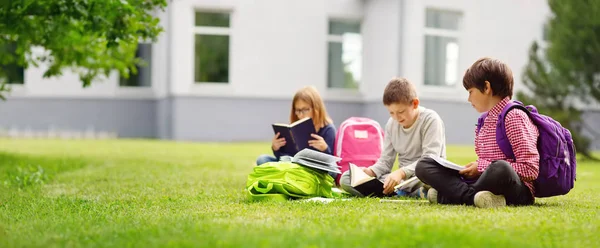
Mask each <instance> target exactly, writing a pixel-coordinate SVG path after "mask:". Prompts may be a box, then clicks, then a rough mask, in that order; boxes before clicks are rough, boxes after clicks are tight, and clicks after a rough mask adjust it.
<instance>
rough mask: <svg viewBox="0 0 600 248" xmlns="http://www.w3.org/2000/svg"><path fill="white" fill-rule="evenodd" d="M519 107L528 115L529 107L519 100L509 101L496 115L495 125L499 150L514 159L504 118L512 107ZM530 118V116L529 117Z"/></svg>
mask: <svg viewBox="0 0 600 248" xmlns="http://www.w3.org/2000/svg"><path fill="white" fill-rule="evenodd" d="M515 108H517V109H521V110H523V111H525V113H526V114H527V116H529V109H527V108H526V107H525V106H523V103H521V102H519V101H514V100H513V101H509V102H508V104H506V106H504V108H503V109H502V111H501V112H500V114H499V115H498V122H497V126H496V143H498V146H499V147H500V150H501V151H502V153H504V155H506V157H508V158H512V159H516V158H515V153H514V152H513V148H512V145H511V144H510V140H508V136H507V135H506V126H505V120H504V119H505V118H506V114H508V112H510V111H511V110H512V109H515ZM530 118H531V117H530Z"/></svg>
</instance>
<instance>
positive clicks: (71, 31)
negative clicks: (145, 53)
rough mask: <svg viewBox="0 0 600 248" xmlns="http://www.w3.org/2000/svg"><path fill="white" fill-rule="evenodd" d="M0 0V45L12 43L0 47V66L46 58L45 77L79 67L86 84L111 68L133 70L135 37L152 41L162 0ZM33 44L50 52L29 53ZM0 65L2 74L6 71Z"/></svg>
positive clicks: (155, 34) (28, 62)
mask: <svg viewBox="0 0 600 248" xmlns="http://www.w3.org/2000/svg"><path fill="white" fill-rule="evenodd" d="M0 6H1V7H0V30H2V34H0V47H4V46H7V45H8V44H14V45H15V46H16V50H15V51H13V52H11V53H0V66H2V65H13V66H14V65H18V66H21V67H27V66H28V65H36V64H38V63H39V62H46V63H49V67H48V70H46V71H45V72H44V77H53V76H58V75H61V72H62V71H63V70H65V69H77V70H78V71H79V76H80V79H81V81H82V84H83V86H84V87H87V86H89V85H90V84H91V83H92V82H93V81H94V79H96V78H97V77H99V76H101V75H108V74H109V73H110V71H112V70H117V71H119V72H120V73H121V74H123V75H129V73H130V72H131V71H135V65H136V64H137V63H139V59H136V58H135V50H136V48H137V44H138V42H140V41H155V40H156V38H157V36H158V35H159V34H160V33H161V32H162V31H163V29H162V27H160V26H159V25H158V23H159V20H158V18H156V17H154V16H153V15H152V14H151V12H153V11H155V10H161V9H164V7H166V1H165V0H129V1H125V0H21V1H9V2H8V3H4V4H3V5H0ZM32 47H42V48H44V49H45V50H46V51H47V52H48V54H49V56H47V57H40V56H31V55H32V50H31V48H32ZM2 68H3V67H0V78H2V76H3V75H4V74H6V73H5V72H3V71H5V70H3V69H2ZM82 69H83V70H82ZM3 81H6V80H3ZM2 84H3V83H2ZM0 89H1V88H0ZM1 93H2V91H1V90H0V97H1Z"/></svg>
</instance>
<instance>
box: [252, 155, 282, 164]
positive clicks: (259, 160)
mask: <svg viewBox="0 0 600 248" xmlns="http://www.w3.org/2000/svg"><path fill="white" fill-rule="evenodd" d="M277 161H279V160H278V159H277V158H276V157H273V156H271V155H266V154H264V155H260V156H258V158H257V159H256V165H261V164H264V163H268V162H277Z"/></svg>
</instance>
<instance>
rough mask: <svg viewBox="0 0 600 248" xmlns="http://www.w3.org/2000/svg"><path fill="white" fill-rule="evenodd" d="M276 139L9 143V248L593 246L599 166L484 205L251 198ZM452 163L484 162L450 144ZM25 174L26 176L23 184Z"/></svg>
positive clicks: (4, 171) (3, 214)
mask: <svg viewBox="0 0 600 248" xmlns="http://www.w3.org/2000/svg"><path fill="white" fill-rule="evenodd" d="M268 149H269V148H268V144H264V143H253V144H250V143H248V144H246V143H245V144H224V143H214V144H213V143H202V144H198V143H174V142H162V141H137V140H120V141H52V140H8V139H3V140H0V247H31V246H41V247H79V246H102V247H129V246H135V247H147V246H149V247H164V246H189V247H201V246H208V247H222V246H235V247H256V246H261V247H262V246H274V247H276V246H279V245H283V246H285V247H322V246H335V247H363V246H372V247H386V246H388V247H391V246H393V247H414V246H417V247H493V246H497V247H571V246H573V247H594V246H597V245H598V244H600V238H599V237H598V235H599V234H600V215H599V208H600V207H599V204H598V203H599V202H600V194H599V192H600V163H595V164H594V163H591V162H585V161H579V164H578V175H577V176H578V177H577V178H578V180H577V182H576V185H575V188H574V189H573V190H572V191H571V192H570V193H569V194H568V195H566V196H560V197H553V198H549V199H537V200H536V202H537V203H536V205H535V206H531V207H506V208H499V209H477V208H474V207H467V206H439V205H429V204H428V203H411V204H397V203H380V202H379V200H377V199H353V200H351V201H337V202H332V203H329V204H322V203H305V202H298V201H289V202H284V203H275V202H271V203H268V202H261V203H252V202H248V201H247V198H246V194H245V192H244V190H243V188H244V186H245V182H246V177H247V175H248V174H249V173H250V172H251V171H252V167H253V163H254V159H255V158H256V156H257V155H259V154H261V153H267V152H269V150H268ZM448 156H449V158H450V159H451V160H453V161H456V162H460V163H467V162H469V161H471V160H473V159H474V158H475V154H474V152H473V151H472V149H471V148H470V147H457V146H452V147H450V148H449V150H448ZM23 178H27V181H24V180H23Z"/></svg>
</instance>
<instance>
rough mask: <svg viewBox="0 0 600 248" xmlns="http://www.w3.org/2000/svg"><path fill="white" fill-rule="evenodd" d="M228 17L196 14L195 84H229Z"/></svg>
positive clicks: (214, 14) (206, 13)
mask: <svg viewBox="0 0 600 248" xmlns="http://www.w3.org/2000/svg"><path fill="white" fill-rule="evenodd" d="M229 17H230V15H229V13H211V12H196V18H195V19H196V20H195V28H194V34H195V46H194V48H195V51H194V80H195V82H196V83H228V82H229V25H230V24H229V19H230V18H229Z"/></svg>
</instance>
